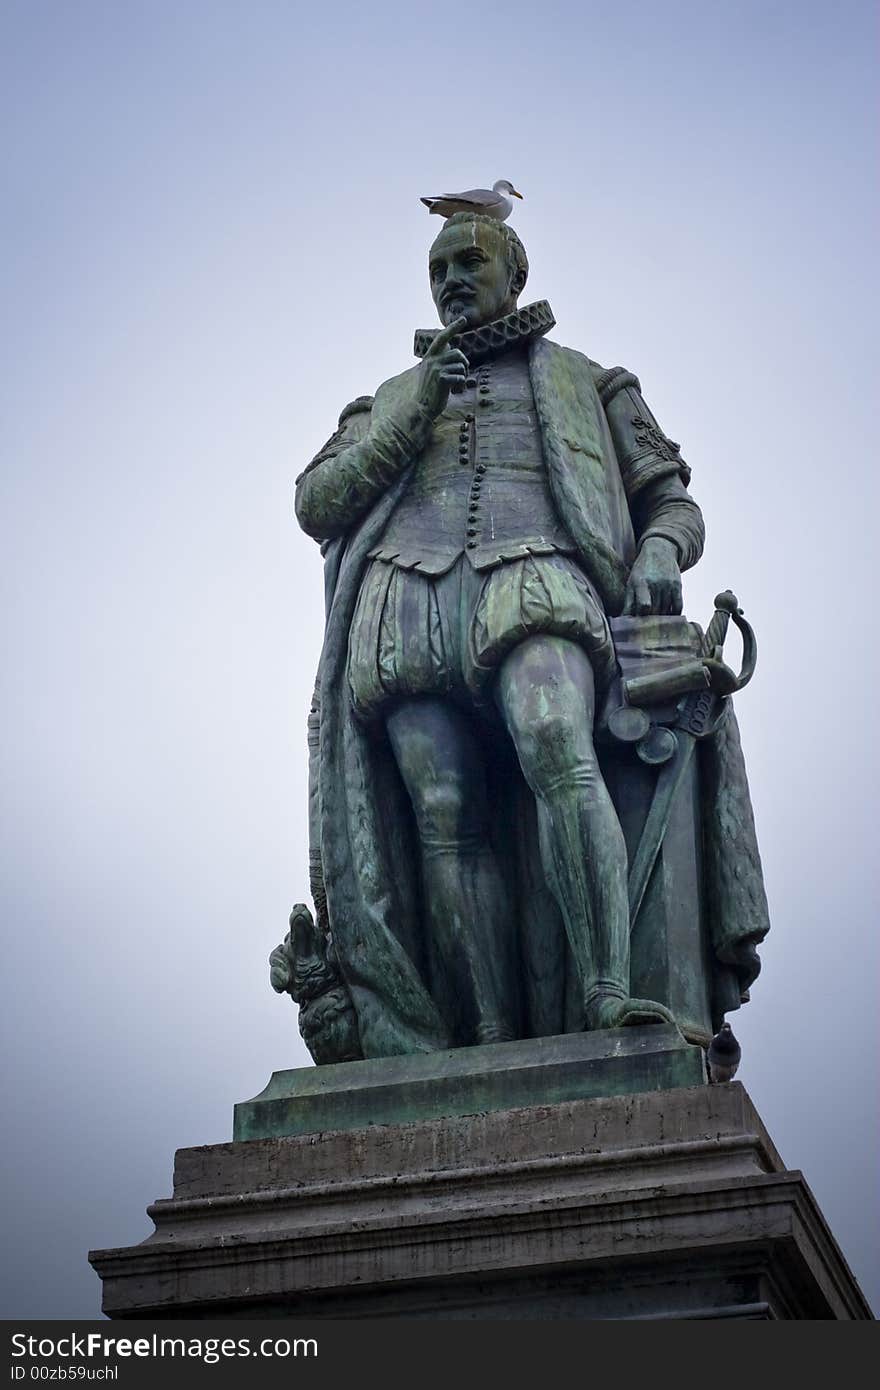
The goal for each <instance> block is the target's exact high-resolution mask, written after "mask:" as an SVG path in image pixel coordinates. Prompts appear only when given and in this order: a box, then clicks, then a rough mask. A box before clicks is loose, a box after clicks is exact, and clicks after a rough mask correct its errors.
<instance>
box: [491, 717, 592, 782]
mask: <svg viewBox="0 0 880 1390" xmlns="http://www.w3.org/2000/svg"><path fill="white" fill-rule="evenodd" d="M512 733H513V737H514V742H515V744H516V749H517V753H518V755H519V761H520V765H521V767H522V770H523V774H524V776H525V778H526V781H527V782H528V783H529V785H530V786H531V787H532V790H533V791H536V792H539V793H540V792H547V793H549V792H552V791H554V790H556V789H557V788H559V787H561V786H575V785H577V786H582V787H588V786H591V785H593V784H594V783H595V782H596V781H597V780H598V779H599V778H600V776H601V774H600V772H599V764H598V760H597V758H596V752H595V748H594V746H593V734H592V729H591V727H590V726H589V724H588V723H587V722H586V720H585V719H584V717H583V714H582V713H581V712H578V711H576V710H566V709H562V708H558V707H557V708H551V709H548V710H545V711H544V712H543V713H541V714H539V715H538V716H537V717H536V718H535V719H533V720H531V721H525V722H521V723H520V724H518V726H517V727H516V728H515V729H513V730H512Z"/></svg>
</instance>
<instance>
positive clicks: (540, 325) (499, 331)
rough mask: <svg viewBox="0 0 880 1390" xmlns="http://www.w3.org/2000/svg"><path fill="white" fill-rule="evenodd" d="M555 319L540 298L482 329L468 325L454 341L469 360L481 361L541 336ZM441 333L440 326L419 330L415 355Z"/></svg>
mask: <svg viewBox="0 0 880 1390" xmlns="http://www.w3.org/2000/svg"><path fill="white" fill-rule="evenodd" d="M555 322H556V320H555V318H554V317H553V311H552V309H551V308H550V305H549V304H548V303H547V300H546V299H539V300H537V301H536V303H534V304H527V305H526V306H525V308H524V309H514V311H513V313H512V314H505V316H504V318H503V319H495V320H494V321H493V322H492V323H484V324H483V325H482V326H481V327H480V328H468V329H466V330H465V332H464V333H459V334H458V335H457V336H456V337H455V338H453V339H452V342H453V343H454V345H455V346H456V347H457V348H461V350H462V352H463V353H464V355H465V357H466V358H467V360H468V362H470V363H475V362H481V361H482V360H483V359H484V358H486V357H492V356H493V355H494V354H495V353H497V352H506V351H507V350H508V349H509V348H512V347H518V346H519V345H521V344H522V343H527V342H529V341H530V340H531V339H532V338H540V337H542V336H543V334H545V333H549V332H550V329H551V328H552V327H553V325H554V324H555ZM439 332H440V329H439V328H420V329H418V330H417V332H416V337H415V343H414V344H413V351H414V352H415V355H416V357H424V355H425V353H426V352H427V351H428V348H429V347H430V346H431V344H432V343H433V341H434V339H435V338H436V336H437V334H438V333H439Z"/></svg>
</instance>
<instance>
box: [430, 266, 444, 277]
mask: <svg viewBox="0 0 880 1390" xmlns="http://www.w3.org/2000/svg"><path fill="white" fill-rule="evenodd" d="M442 274H443V267H442V265H432V266H431V279H432V280H439V279H440V276H441V275H442Z"/></svg>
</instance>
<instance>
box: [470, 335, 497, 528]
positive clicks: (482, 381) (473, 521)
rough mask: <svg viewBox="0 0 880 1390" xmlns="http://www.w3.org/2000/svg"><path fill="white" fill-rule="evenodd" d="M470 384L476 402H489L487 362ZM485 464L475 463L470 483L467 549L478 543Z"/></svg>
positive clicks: (480, 403) (489, 386)
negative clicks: (478, 520) (478, 523)
mask: <svg viewBox="0 0 880 1390" xmlns="http://www.w3.org/2000/svg"><path fill="white" fill-rule="evenodd" d="M471 384H473V385H474V386H476V388H477V404H478V405H481V406H487V405H488V404H489V397H490V395H491V392H492V388H491V385H490V381H489V363H488V362H486V363H484V364H483V365H482V366H481V367H479V368H478V369H477V374H476V376H475V377H469V378H468V385H471ZM469 428H470V427H469ZM486 466H487V465H486V464H485V463H482V462H480V463H477V466H476V468H475V469H474V478H473V482H472V483H471V491H470V498H469V500H468V528H467V542H466V544H467V549H468V550H476V548H477V544H478V542H477V536H478V535H479V527H478V526H477V517H478V515H479V510H480V490H481V488H482V483H483V475H484V474H485V472H486Z"/></svg>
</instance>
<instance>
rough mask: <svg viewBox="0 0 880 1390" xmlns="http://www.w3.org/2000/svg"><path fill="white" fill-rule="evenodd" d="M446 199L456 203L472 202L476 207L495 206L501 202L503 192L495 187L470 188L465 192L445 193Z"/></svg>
mask: <svg viewBox="0 0 880 1390" xmlns="http://www.w3.org/2000/svg"><path fill="white" fill-rule="evenodd" d="M443 197H444V200H445V199H448V200H449V201H450V202H451V201H452V200H453V199H454V200H455V202H456V203H470V204H471V205H472V206H473V207H475V208H493V207H496V206H497V205H498V203H500V202H501V194H500V193H496V192H495V189H494V188H468V189H466V190H465V192H464V193H444V195H443Z"/></svg>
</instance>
